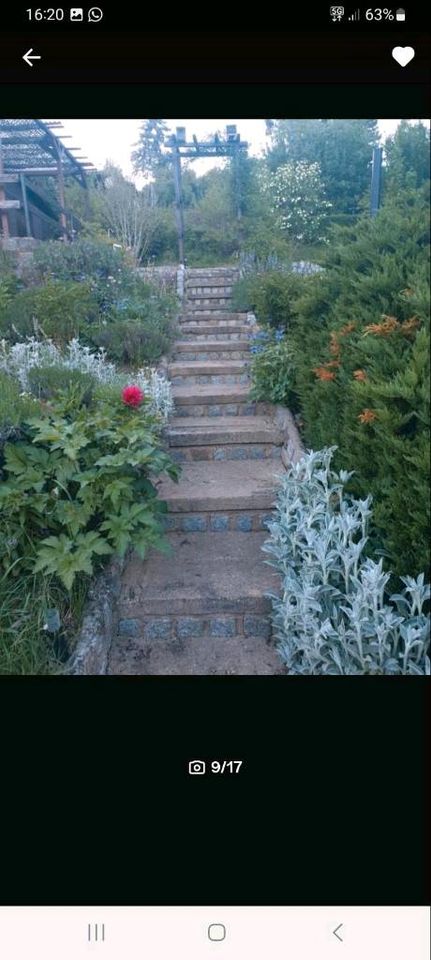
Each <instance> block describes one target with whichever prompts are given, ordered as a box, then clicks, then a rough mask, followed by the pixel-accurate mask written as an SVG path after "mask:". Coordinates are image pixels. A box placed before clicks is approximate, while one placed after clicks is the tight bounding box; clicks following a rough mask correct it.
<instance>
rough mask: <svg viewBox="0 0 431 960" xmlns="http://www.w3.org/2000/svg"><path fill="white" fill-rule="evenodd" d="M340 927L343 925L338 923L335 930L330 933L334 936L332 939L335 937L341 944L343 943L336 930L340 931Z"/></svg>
mask: <svg viewBox="0 0 431 960" xmlns="http://www.w3.org/2000/svg"><path fill="white" fill-rule="evenodd" d="M342 926H343V924H342V923H339V924H338V927H335V930H333V931H332V933H333V934H334V937H336V938H337V940H341V943H343V938H342V937H340V935H339V933H338V932H337V931H338V930H341V927H342Z"/></svg>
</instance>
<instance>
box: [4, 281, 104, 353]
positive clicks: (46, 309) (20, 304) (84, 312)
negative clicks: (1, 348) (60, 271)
mask: <svg viewBox="0 0 431 960" xmlns="http://www.w3.org/2000/svg"><path fill="white" fill-rule="evenodd" d="M97 317H98V310H97V303H96V301H95V299H94V297H93V295H92V293H91V291H90V289H89V286H88V284H85V283H84V282H80V283H77V282H72V281H69V280H67V281H63V280H61V281H58V280H49V281H48V282H47V283H46V284H44V285H42V286H38V287H29V288H28V289H27V290H22V291H20V292H19V293H17V294H16V296H14V297H13V298H11V299H10V301H9V303H8V305H7V306H6V307H5V309H4V310H3V311H2V313H1V314H0V324H1V331H2V332H1V336H3V337H5V338H6V339H8V340H10V341H11V342H13V343H15V342H17V341H19V340H23V339H24V338H25V337H31V336H33V335H34V334H39V335H40V333H42V334H43V335H44V336H46V337H52V338H53V339H54V340H55V341H56V342H57V343H66V342H67V341H68V340H72V339H73V337H77V336H79V334H80V332H81V331H82V329H83V328H84V327H85V326H86V325H88V324H89V323H94V322H95V321H96V320H97Z"/></svg>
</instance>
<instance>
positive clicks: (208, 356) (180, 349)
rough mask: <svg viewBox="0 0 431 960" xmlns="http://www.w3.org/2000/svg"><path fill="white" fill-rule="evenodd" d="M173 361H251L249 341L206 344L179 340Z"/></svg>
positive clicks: (174, 349)
mask: <svg viewBox="0 0 431 960" xmlns="http://www.w3.org/2000/svg"><path fill="white" fill-rule="evenodd" d="M171 358H172V360H173V361H178V362H180V363H182V362H184V363H185V362H190V361H198V362H199V363H200V362H201V361H209V362H212V361H213V360H214V361H217V360H250V359H251V354H250V344H249V342H248V340H236V341H235V340H230V341H229V340H227V341H225V342H224V343H223V342H220V341H219V340H218V341H217V340H216V341H214V340H209V341H207V342H206V343H199V342H197V343H196V341H195V340H193V341H190V342H188V341H182V340H177V341H176V343H174V346H173V352H172V357H171Z"/></svg>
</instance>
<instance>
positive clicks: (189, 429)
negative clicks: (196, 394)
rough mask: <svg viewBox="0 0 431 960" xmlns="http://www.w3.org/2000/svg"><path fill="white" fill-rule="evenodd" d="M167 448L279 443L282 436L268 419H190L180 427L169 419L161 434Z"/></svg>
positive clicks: (180, 420)
mask: <svg viewBox="0 0 431 960" xmlns="http://www.w3.org/2000/svg"><path fill="white" fill-rule="evenodd" d="M165 435H166V436H168V437H169V445H170V446H171V447H182V446H201V445H206V444H210V443H214V444H218V443H224V444H227V443H232V444H237V443H250V444H254V443H275V444H279V443H282V440H283V435H282V432H281V431H280V430H279V429H278V427H276V425H275V424H274V422H273V420H272V419H270V417H262V416H261V417H253V418H251V417H236V418H235V421H234V422H233V423H232V418H231V417H221V418H217V421H216V422H214V420H213V418H212V417H194V418H191V419H189V420H188V421H187V423H184V421H183V418H182V417H180V418H178V417H173V418H172V420H170V422H169V424H168V426H167V427H166V430H165Z"/></svg>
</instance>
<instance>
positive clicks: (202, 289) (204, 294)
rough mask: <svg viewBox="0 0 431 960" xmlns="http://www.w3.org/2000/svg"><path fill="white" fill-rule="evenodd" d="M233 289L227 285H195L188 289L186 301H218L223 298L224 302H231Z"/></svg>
mask: <svg viewBox="0 0 431 960" xmlns="http://www.w3.org/2000/svg"><path fill="white" fill-rule="evenodd" d="M232 289H233V287H232V285H230V286H227V285H226V284H223V286H221V285H220V286H219V287H213V286H211V285H208V286H207V285H206V284H205V285H204V284H199V286H197V285H196V284H193V286H189V287H186V291H185V296H186V300H194V299H196V300H202V299H203V300H210V299H213V298H214V299H216V300H219V299H220V298H223V300H226V299H229V300H231V298H232Z"/></svg>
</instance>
